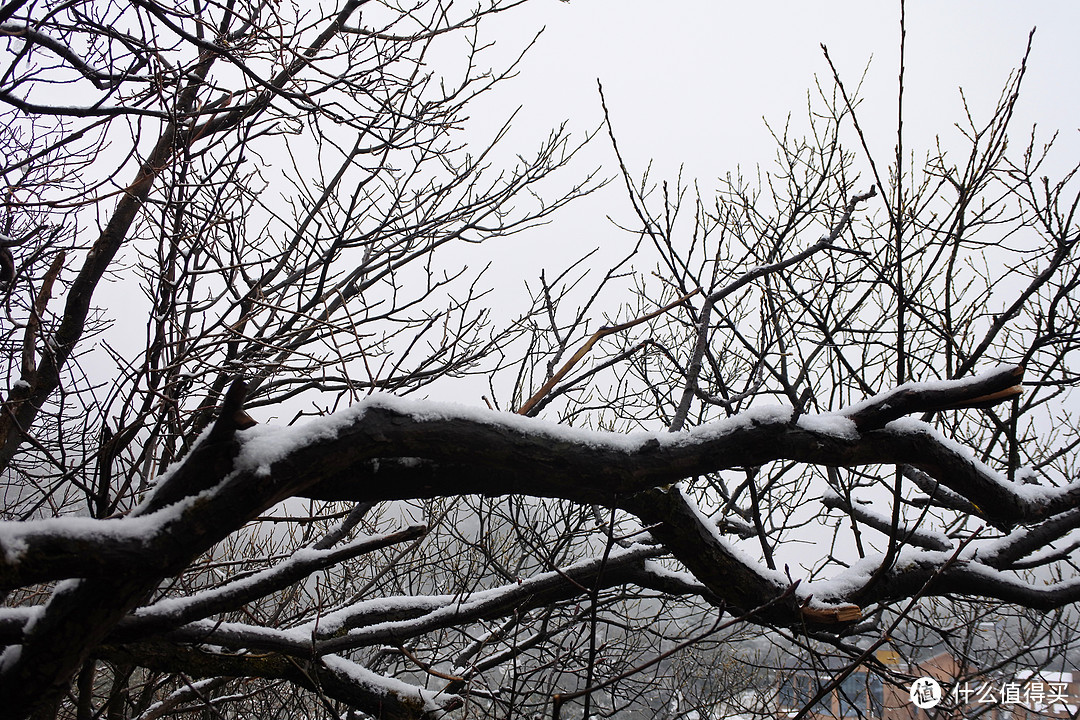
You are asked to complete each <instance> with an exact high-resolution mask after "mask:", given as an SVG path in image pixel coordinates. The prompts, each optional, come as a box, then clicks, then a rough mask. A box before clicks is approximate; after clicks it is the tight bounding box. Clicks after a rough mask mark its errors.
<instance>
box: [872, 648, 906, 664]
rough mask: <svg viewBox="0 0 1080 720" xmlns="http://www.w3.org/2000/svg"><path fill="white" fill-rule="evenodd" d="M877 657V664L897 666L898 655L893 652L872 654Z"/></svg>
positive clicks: (884, 651)
mask: <svg viewBox="0 0 1080 720" xmlns="http://www.w3.org/2000/svg"><path fill="white" fill-rule="evenodd" d="M874 654H875V655H876V656H877V659H878V662H880V663H881V664H883V665H899V664H900V653H898V652H896V651H895V650H878V651H877V652H876V653H874Z"/></svg>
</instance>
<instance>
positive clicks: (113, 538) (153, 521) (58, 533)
mask: <svg viewBox="0 0 1080 720" xmlns="http://www.w3.org/2000/svg"><path fill="white" fill-rule="evenodd" d="M204 494H206V493H201V494H200V495H196V496H193V497H189V498H185V499H184V500H183V501H181V502H178V503H175V504H173V505H170V506H168V507H165V508H162V509H160V510H157V511H155V512H152V513H149V514H147V515H138V516H136V515H129V516H127V517H122V518H108V519H104V520H97V519H95V518H89V517H58V518H46V519H43V520H24V521H14V520H8V521H0V548H2V549H3V551H4V560H5V561H7V562H8V563H11V564H15V563H17V562H19V560H20V559H21V558H22V556H23V555H24V554H25V553H26V552H27V551H28V550H29V549H30V546H31V544H32V543H33V542H34V541H35V540H37V539H46V538H47V539H51V540H67V541H70V542H71V544H72V545H73V546H74V545H77V544H82V545H93V544H95V543H127V542H130V543H136V544H140V545H144V546H145V545H146V544H147V543H148V542H149V541H150V540H151V539H152V538H153V537H154V536H156V535H157V534H158V533H159V532H160V531H161V530H162V528H164V527H165V526H166V525H168V524H169V523H171V522H173V521H175V520H178V519H179V518H180V516H181V515H182V514H183V513H184V511H185V510H186V509H187V508H189V507H190V506H191V505H193V504H194V503H196V502H197V501H198V499H199V498H200V497H201V496H202V495H204Z"/></svg>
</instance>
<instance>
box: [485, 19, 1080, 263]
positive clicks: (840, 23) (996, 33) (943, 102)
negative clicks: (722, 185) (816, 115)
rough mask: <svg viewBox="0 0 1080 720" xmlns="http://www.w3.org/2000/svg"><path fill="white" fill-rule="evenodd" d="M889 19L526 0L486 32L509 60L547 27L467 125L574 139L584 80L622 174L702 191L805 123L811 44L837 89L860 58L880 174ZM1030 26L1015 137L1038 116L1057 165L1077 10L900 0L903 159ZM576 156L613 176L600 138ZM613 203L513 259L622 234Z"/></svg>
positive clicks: (1070, 97) (985, 107)
mask: <svg viewBox="0 0 1080 720" xmlns="http://www.w3.org/2000/svg"><path fill="white" fill-rule="evenodd" d="M899 15H900V11H899V2H886V1H871V2H866V1H865V0H864V1H862V2H855V1H851V0H828V1H824V2H805V1H795V0H778V1H773V2H721V1H716V0H713V1H709V0H678V1H676V2H667V3H657V2H645V1H644V0H572V1H571V2H560V1H559V0H536V1H535V2H530V3H526V5H525V6H524V7H523V8H521V9H518V10H515V11H513V12H510V13H507V14H505V15H504V16H502V17H500V19H499V20H498V21H497V22H495V23H491V24H490V25H488V26H487V28H486V30H485V35H486V36H487V37H488V39H491V40H495V41H496V42H497V43H499V45H500V49H501V50H502V51H505V52H507V53H509V52H510V51H511V50H512V49H516V48H517V47H519V46H520V45H521V44H522V43H524V42H525V40H526V39H527V38H528V37H529V36H530V34H531V33H532V32H535V31H536V30H538V29H539V28H541V27H546V29H545V31H544V33H543V35H542V36H541V38H540V41H539V43H538V44H537V46H536V47H535V48H534V49H533V50H532V52H531V53H530V54H529V55H528V56H527V57H526V59H525V62H524V65H523V68H522V72H521V74H520V76H519V77H518V78H516V79H515V80H512V81H510V82H509V83H508V84H506V85H505V86H503V87H502V88H501V90H500V91H499V92H498V93H497V94H495V95H493V96H492V97H489V98H487V99H486V100H485V103H484V104H483V105H480V106H478V107H477V108H474V109H473V117H474V127H478V128H485V127H486V128H488V129H493V128H494V127H495V126H496V125H497V124H498V123H501V121H502V120H503V119H504V118H505V117H506V116H507V115H508V114H509V113H510V112H511V111H512V110H513V109H514V108H515V107H517V106H518V105H523V107H522V110H521V113H520V115H519V117H518V119H517V120H516V122H515V133H514V135H513V136H512V138H511V141H512V142H513V143H517V145H515V146H514V149H515V150H518V151H525V150H529V149H531V148H532V147H533V146H534V145H535V144H536V143H538V142H539V140H540V139H542V138H543V137H544V136H545V135H546V130H547V129H549V128H551V127H553V126H556V125H557V124H558V123H560V122H561V121H563V120H568V121H569V126H570V127H571V128H573V129H574V130H577V131H579V132H584V131H586V130H588V129H591V128H594V127H596V126H597V125H598V124H599V121H600V118H601V112H600V107H599V99H598V96H597V91H596V82H597V80H598V79H599V80H600V81H601V82H603V84H604V87H605V93H606V95H607V98H608V104H609V108H610V110H611V113H612V119H613V122H614V124H615V127H616V130H617V132H618V135H619V141H620V144H621V146H622V148H623V151H624V154H625V155H626V157H627V161H628V163H629V164H630V165H631V166H632V167H631V171H632V172H635V173H640V172H641V171H642V170H643V169H644V168H645V165H646V164H647V163H648V162H649V160H653V161H654V163H655V164H654V173H653V175H654V178H655V179H657V180H662V179H673V178H674V175H675V173H676V172H677V170H678V168H679V166H680V165H685V175H686V176H688V177H689V178H690V179H697V180H700V181H701V182H702V184H703V186H704V187H707V188H708V187H712V186H714V184H715V179H716V178H717V177H722V176H724V175H725V174H726V173H727V172H729V171H733V170H735V168H736V166H737V165H741V166H742V167H743V168H744V170H752V169H753V167H754V166H755V165H756V164H757V163H762V164H766V163H768V162H769V161H770V160H771V158H772V157H773V155H774V146H773V143H772V140H771V139H770V137H769V135H768V132H767V130H766V128H765V124H764V121H763V118H765V119H768V120H769V121H770V123H772V124H773V125H774V126H780V125H782V124H783V122H784V119H785V117H786V116H787V114H788V113H789V112H791V113H792V114H793V119H794V120H796V121H800V122H801V121H804V120H805V116H806V98H807V92H808V91H809V90H810V89H811V88H813V87H814V83H815V76H816V77H819V78H820V79H821V80H822V82H823V83H830V82H831V80H830V77H829V69H828V65H827V64H826V62H825V59H824V57H823V55H822V52H821V48H820V45H821V44H822V43H825V44H826V45H827V46H828V47H829V51H830V54H831V56H832V58H833V60H834V62H835V63H836V64H837V66H838V68H839V70H840V72H841V73H842V75H843V79H844V81H845V85H847V86H848V87H849V88H850V87H853V86H854V85H856V84H857V83H858V80H859V78H860V76H861V75H862V73H863V70H864V69H865V68H866V67H867V64H868V63H869V64H870V68H869V73H868V75H867V78H866V81H865V83H864V85H863V91H862V95H863V97H864V98H865V104H864V105H863V106H862V108H861V110H860V112H861V115H860V117H861V119H862V120H861V121H862V123H863V125H864V128H865V129H866V131H867V132H868V134H870V135H871V136H872V137H871V142H872V143H873V144H874V145H875V149H876V150H879V152H880V153H881V159H879V160H878V162H879V164H880V165H881V166H882V167H884V166H886V165H887V164H888V160H889V158H890V157H891V152H892V148H893V146H894V143H895V137H896V136H895V118H896V95H897V93H896V88H897V84H896V78H897V71H898V60H899V50H898V39H899ZM1033 27H1037V31H1036V35H1035V42H1034V50H1033V52H1032V55H1031V59H1030V62H1029V72H1028V76H1027V80H1026V82H1025V87H1024V91H1023V94H1022V100H1021V106H1020V108H1019V112H1018V116H1017V121H1016V123H1015V125H1014V132H1015V135H1014V138H1015V142H1016V143H1019V142H1021V141H1022V139H1023V133H1022V132H1021V130H1022V129H1024V128H1030V126H1031V124H1032V123H1035V122H1037V123H1038V125H1039V128H1040V130H1043V131H1045V132H1046V137H1047V138H1048V137H1049V134H1050V132H1052V131H1053V130H1061V137H1060V139H1059V141H1058V151H1057V157H1058V158H1059V161H1060V162H1059V164H1058V165H1057V167H1059V168H1063V167H1065V166H1066V165H1071V164H1072V163H1074V162H1075V161H1076V159H1077V158H1078V157H1080V131H1078V126H1080V83H1078V80H1077V70H1078V69H1080V43H1076V42H1075V37H1076V33H1077V31H1078V30H1080V4H1077V3H1075V2H1072V1H1066V0H1057V1H1044V2H1024V3H1021V2H1014V1H1004V0H982V1H978V0H912V1H911V2H908V4H907V51H906V53H907V76H906V90H905V118H904V120H905V128H906V133H905V145H906V146H907V147H908V148H909V149H911V150H912V151H913V152H915V156H916V158H917V159H921V158H923V157H925V154H926V151H927V150H928V149H929V148H930V147H931V146H932V144H933V142H934V138H935V136H937V135H940V136H941V137H942V139H943V141H944V142H945V144H946V146H948V143H949V141H950V138H955V137H956V136H957V135H956V133H957V131H956V130H955V129H954V128H953V127H952V124H953V123H954V122H956V121H958V120H961V119H962V115H961V112H962V106H961V101H960V94H959V90H958V89H959V88H961V87H963V88H964V90H965V93H966V95H967V97H968V101H969V104H970V105H971V107H972V108H973V110H974V111H975V113H976V117H977V119H979V118H986V117H988V116H989V114H990V112H991V111H992V109H993V107H994V104H995V102H996V100H997V98H998V95H999V93H1000V91H1001V88H1002V87H1003V85H1004V83H1005V81H1006V79H1007V77H1008V75H1009V72H1010V71H1011V70H1012V69H1014V68H1015V67H1017V66H1018V64H1019V62H1020V59H1021V57H1022V55H1023V52H1024V48H1025V45H1026V42H1027V36H1028V33H1029V31H1030V30H1031V29H1032V28H1033ZM514 42H517V46H515V45H514ZM589 163H592V164H593V165H595V164H599V163H603V164H604V165H605V167H606V168H607V169H608V170H609V172H610V173H613V172H614V168H615V166H614V160H613V156H612V154H611V151H610V148H609V146H608V145H607V143H606V141H604V140H603V139H602V138H601V142H598V143H597V144H596V147H595V148H593V149H592V151H591V152H590V153H589V155H588V156H587V158H586V162H583V163H582V165H580V166H579V168H580V169H581V170H582V171H584V170H585V169H587V168H586V166H587V165H588V164H589ZM628 210H629V208H628V206H627V205H626V203H625V201H624V200H623V198H622V196H621V194H620V189H619V188H618V187H616V186H613V187H611V188H609V189H608V190H607V191H605V192H604V193H603V194H602V195H600V196H598V197H597V198H594V199H592V200H590V201H587V202H585V203H582V204H580V205H579V207H577V208H575V209H573V210H571V211H570V212H569V213H566V214H565V215H564V216H563V217H562V218H561V221H560V222H558V223H557V224H556V225H555V226H553V227H552V228H551V231H550V232H546V233H545V232H544V231H541V232H540V233H538V234H537V235H534V236H533V240H532V241H531V242H530V243H528V245H529V246H531V247H528V248H526V247H521V246H519V247H518V250H519V251H520V252H521V253H522V255H521V257H522V259H523V260H524V259H525V258H526V256H527V255H528V256H532V257H531V258H530V259H529V260H528V262H530V263H533V262H535V261H536V260H537V259H539V260H540V261H541V262H545V260H546V263H547V264H548V267H549V268H550V267H552V266H553V265H556V263H554V262H552V261H551V258H552V253H551V249H552V247H551V245H550V242H551V241H552V240H553V239H555V238H565V237H567V236H568V235H573V236H575V238H574V245H575V246H576V247H579V248H580V247H585V246H593V245H596V244H605V243H608V242H611V243H616V242H619V241H621V240H625V238H623V237H622V236H621V235H620V233H618V231H617V230H615V229H614V228H611V227H610V225H609V224H608V223H607V222H606V221H605V220H604V216H605V215H608V214H611V215H614V216H616V217H618V218H621V219H623V220H628V217H629V215H628ZM616 238H619V240H616ZM530 251H531V252H530ZM537 252H539V254H537V255H534V253H537Z"/></svg>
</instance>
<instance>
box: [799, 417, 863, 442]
mask: <svg viewBox="0 0 1080 720" xmlns="http://www.w3.org/2000/svg"><path fill="white" fill-rule="evenodd" d="M798 425H799V427H801V428H802V429H804V430H809V431H810V432H815V433H820V434H822V435H832V436H833V437H838V438H843V439H845V440H854V439H856V438H858V437H859V429H858V428H857V427H855V423H854V422H853V421H852V420H851V419H850V418H848V417H845V416H844V415H841V414H838V413H823V414H821V415H803V416H801V417H800V418H799V420H798Z"/></svg>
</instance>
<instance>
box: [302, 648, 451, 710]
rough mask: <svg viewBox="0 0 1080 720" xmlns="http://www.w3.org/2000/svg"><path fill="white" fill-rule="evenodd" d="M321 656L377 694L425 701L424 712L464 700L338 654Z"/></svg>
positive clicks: (332, 667) (340, 674)
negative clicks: (375, 669) (375, 670)
mask: <svg viewBox="0 0 1080 720" xmlns="http://www.w3.org/2000/svg"><path fill="white" fill-rule="evenodd" d="M320 660H321V662H322V664H323V666H324V667H325V668H326V669H327V670H329V671H330V672H332V673H333V674H335V675H337V676H338V677H340V678H342V679H345V680H347V681H348V682H350V683H351V684H353V685H356V686H358V687H360V688H361V689H362V690H363V691H364V692H368V693H370V694H371V695H373V696H375V697H376V698H385V697H393V698H395V699H397V700H399V701H400V700H404V701H406V702H408V701H410V700H418V701H420V702H421V703H422V706H423V710H424V712H425V713H429V712H438V711H440V710H444V709H446V708H447V706H449V705H454V704H457V703H459V702H460V701H461V698H459V697H458V696H457V695H450V694H445V693H442V692H438V691H435V690H427V689H425V688H422V687H418V686H416V685H410V684H408V683H405V682H402V681H401V680H398V679H396V678H389V677H384V676H382V675H378V674H376V673H373V672H371V671H370V670H368V669H367V668H365V667H362V666H360V665H358V664H356V663H354V662H352V661H351V660H346V659H345V658H343V657H341V656H339V655H323V656H322V658H320Z"/></svg>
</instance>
